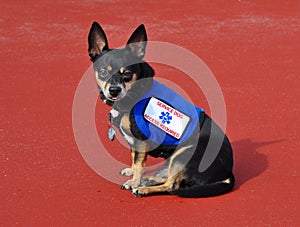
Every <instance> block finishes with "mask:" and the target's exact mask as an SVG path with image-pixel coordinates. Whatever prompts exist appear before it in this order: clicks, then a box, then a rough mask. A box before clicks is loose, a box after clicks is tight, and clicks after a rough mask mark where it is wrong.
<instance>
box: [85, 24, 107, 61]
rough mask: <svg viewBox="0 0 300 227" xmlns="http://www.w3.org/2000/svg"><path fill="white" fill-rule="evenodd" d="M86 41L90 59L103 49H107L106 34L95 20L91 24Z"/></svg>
mask: <svg viewBox="0 0 300 227" xmlns="http://www.w3.org/2000/svg"><path fill="white" fill-rule="evenodd" d="M88 42H89V49H88V52H89V56H90V57H91V60H92V61H93V60H94V59H95V58H96V57H97V56H98V55H99V54H101V53H102V52H103V51H105V50H108V43H107V38H106V35H105V33H104V31H103V29H102V28H101V26H100V25H99V24H98V23H97V22H94V23H93V24H92V27H91V30H90V33H89V36H88Z"/></svg>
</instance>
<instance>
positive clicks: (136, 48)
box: [126, 24, 147, 59]
mask: <svg viewBox="0 0 300 227" xmlns="http://www.w3.org/2000/svg"><path fill="white" fill-rule="evenodd" d="M146 45H147V33H146V29H145V26H144V25H143V24H141V25H140V26H139V27H138V28H137V29H136V30H135V31H134V32H133V33H132V35H131V36H130V38H129V40H128V42H127V46H126V47H127V48H129V49H130V51H131V52H132V53H133V54H134V55H136V56H137V57H138V58H140V59H142V58H143V57H144V56H145V53H146Z"/></svg>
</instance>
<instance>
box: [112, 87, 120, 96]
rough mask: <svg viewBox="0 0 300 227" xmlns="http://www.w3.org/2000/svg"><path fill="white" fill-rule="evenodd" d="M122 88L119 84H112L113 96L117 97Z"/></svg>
mask: <svg viewBox="0 0 300 227" xmlns="http://www.w3.org/2000/svg"><path fill="white" fill-rule="evenodd" d="M121 90H122V89H121V88H120V87H119V86H110V87H109V94H111V96H112V97H117V96H118V95H119V94H120V92H121Z"/></svg>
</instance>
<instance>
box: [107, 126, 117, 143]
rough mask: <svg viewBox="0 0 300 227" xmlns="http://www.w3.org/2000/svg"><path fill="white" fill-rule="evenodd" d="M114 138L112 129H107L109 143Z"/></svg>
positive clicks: (114, 134)
mask: <svg viewBox="0 0 300 227" xmlns="http://www.w3.org/2000/svg"><path fill="white" fill-rule="evenodd" d="M115 136H116V132H115V130H114V129H113V128H109V129H108V138H109V139H110V141H113V140H114V139H115Z"/></svg>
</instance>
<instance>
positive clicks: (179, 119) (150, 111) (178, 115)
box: [144, 97, 190, 139]
mask: <svg viewBox="0 0 300 227" xmlns="http://www.w3.org/2000/svg"><path fill="white" fill-rule="evenodd" d="M144 118H145V119H146V120H147V121H148V122H150V123H151V124H153V125H155V126H156V127H158V128H159V129H161V130H163V131H164V132H166V133H168V134H169V135H171V136H173V137H174V138H176V139H180V138H181V137H182V135H183V133H184V132H185V129H186V127H187V125H188V124H189V122H190V117H189V116H187V115H185V114H184V113H182V112H180V111H179V110H176V109H174V108H173V107H171V106H169V105H167V104H166V103H164V102H163V101H161V100H159V99H157V98H155V97H151V99H150V100H149V102H148V104H147V106H146V109H145V111H144Z"/></svg>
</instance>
